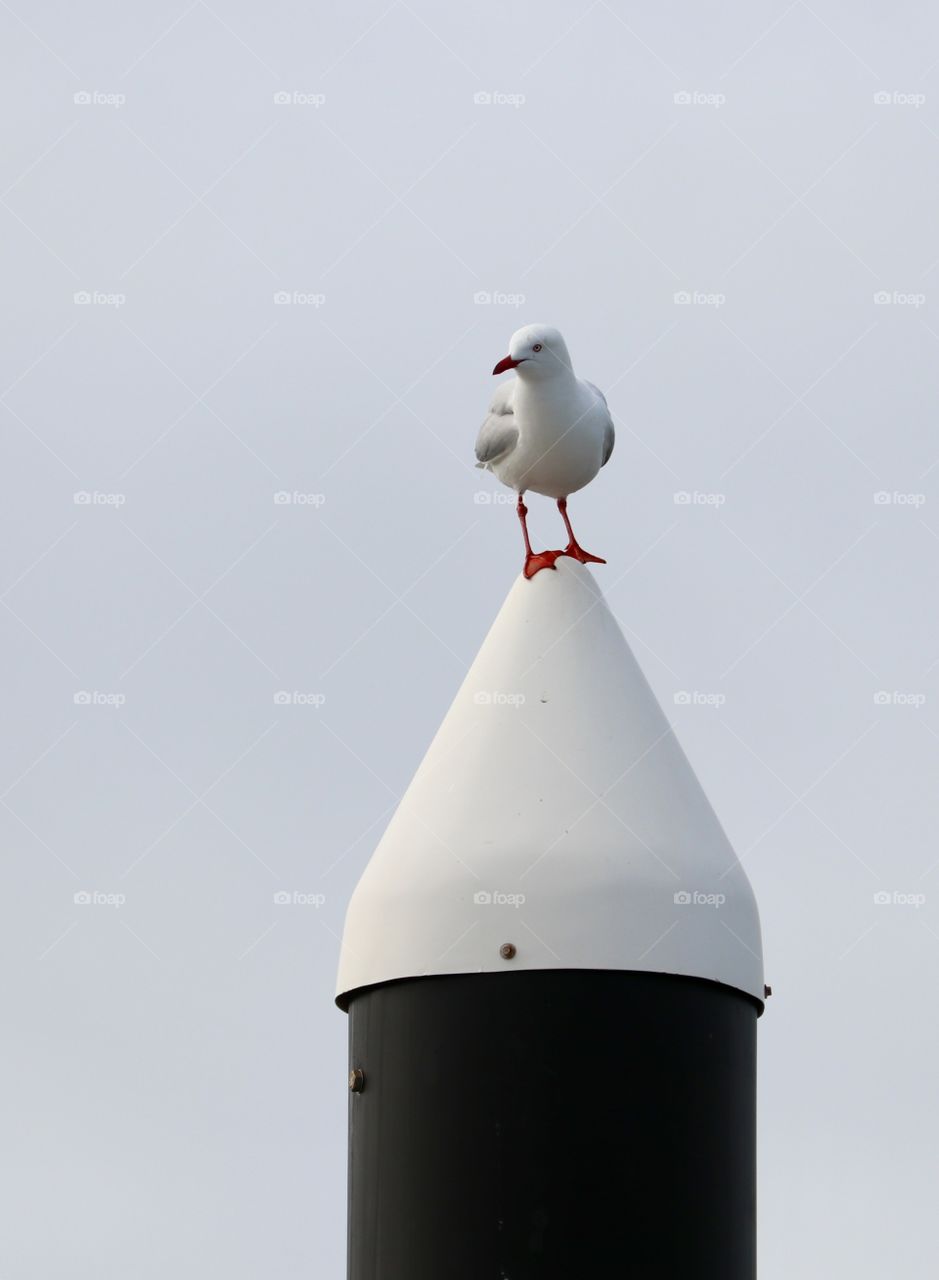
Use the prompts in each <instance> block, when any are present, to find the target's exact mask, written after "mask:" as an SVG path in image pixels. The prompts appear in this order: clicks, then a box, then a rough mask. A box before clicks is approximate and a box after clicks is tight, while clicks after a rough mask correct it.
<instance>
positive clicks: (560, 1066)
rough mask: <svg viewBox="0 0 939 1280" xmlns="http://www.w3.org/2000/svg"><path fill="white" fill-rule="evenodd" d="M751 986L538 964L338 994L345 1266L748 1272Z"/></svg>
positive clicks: (579, 1274) (633, 1278)
mask: <svg viewBox="0 0 939 1280" xmlns="http://www.w3.org/2000/svg"><path fill="white" fill-rule="evenodd" d="M757 1014H758V1009H757V1005H756V1004H755V1002H753V1001H752V1000H750V999H749V998H748V997H746V996H744V995H742V994H741V993H739V992H737V991H734V990H733V989H731V988H729V987H723V986H720V985H718V984H716V983H710V982H704V981H699V980H695V979H690V978H675V977H670V976H667V975H659V974H648V973H621V972H607V971H603V972H595V971H586V970H538V971H525V972H517V973H501V974H472V975H460V976H454V977H427V978H416V979H408V980H405V981H400V982H393V983H387V984H384V985H382V986H378V987H371V988H365V989H364V990H362V991H360V992H357V993H355V994H353V996H352V998H351V1001H350V1004H349V1036H350V1063H349V1065H350V1070H355V1069H358V1070H361V1071H363V1072H364V1088H362V1090H361V1092H357V1093H350V1098H349V1103H350V1141H349V1271H348V1275H349V1280H555V1278H557V1280H562V1278H563V1280H607V1277H624V1278H625V1277H628V1278H629V1280H753V1278H754V1276H755V1275H756V1223H755V1217H756V1172H755V1156H756V1152H755V1147H756V1123H755V1103H756V1097H755V1094H756V1021H757Z"/></svg>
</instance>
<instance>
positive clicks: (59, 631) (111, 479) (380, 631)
mask: <svg viewBox="0 0 939 1280" xmlns="http://www.w3.org/2000/svg"><path fill="white" fill-rule="evenodd" d="M0 32H2V37H3V47H4V50H5V58H6V63H7V65H6V68H5V73H4V76H3V77H2V81H0V86H2V87H0V94H2V96H3V103H4V108H5V115H6V118H7V120H8V122H15V123H13V125H12V127H11V128H8V130H7V131H6V138H5V147H4V158H3V167H2V184H0V185H2V188H3V189H4V194H3V195H2V204H0V219H2V226H3V236H2V253H3V256H4V259H5V261H4V280H5V293H6V302H7V305H6V307H5V308H4V321H3V325H4V328H3V341H2V343H0V372H2V387H0V390H2V391H3V392H4V393H5V394H3V396H2V403H3V407H4V410H5V412H4V414H3V422H4V442H5V457H6V464H5V475H6V486H5V497H4V503H3V515H2V519H3V523H4V528H5V531H6V533H7V536H6V537H5V538H4V540H3V541H4V548H5V550H4V561H5V565H4V575H3V586H2V591H4V592H6V594H5V595H3V597H2V598H3V603H4V610H3V614H2V634H3V641H4V645H5V658H4V665H5V670H6V672H7V675H8V682H7V693H6V712H7V715H6V723H7V733H6V734H5V735H4V741H3V745H2V752H3V759H2V766H3V768H2V774H0V777H2V779H3V781H2V785H0V792H2V793H3V805H4V807H3V808H2V809H0V821H2V822H3V825H4V834H5V841H4V847H5V863H6V868H7V870H6V875H5V886H4V892H3V895H2V897H0V911H2V915H3V928H2V931H0V938H2V943H0V945H2V949H3V955H4V968H5V974H6V983H5V995H4V1000H3V1022H4V1026H5V1029H6V1033H7V1039H8V1044H7V1052H6V1053H5V1054H4V1055H3V1073H4V1083H5V1089H4V1094H5V1097H6V1098H7V1102H8V1112H9V1114H8V1118H7V1126H6V1127H7V1131H8V1134H9V1136H8V1138H7V1140H6V1141H5V1142H4V1151H5V1160H4V1188H3V1199H4V1203H5V1205H6V1209H7V1218H8V1221H7V1224H6V1227H5V1229H4V1232H3V1243H2V1245H0V1262H2V1266H0V1269H2V1271H3V1273H4V1274H5V1275H10V1276H14V1275H15V1276H17V1277H20V1278H21V1280H46V1278H51V1277H58V1276H62V1275H68V1276H69V1277H71V1278H73V1280H80V1278H82V1277H88V1278H89V1280H91V1278H92V1277H93V1278H94V1280H110V1278H111V1277H115V1278H117V1277H125V1276H128V1275H133V1276H134V1277H138V1278H139V1280H145V1278H148V1277H154V1278H157V1277H159V1278H161V1280H162V1278H163V1277H165V1276H167V1275H170V1274H172V1275H174V1276H177V1277H179V1278H180V1280H189V1278H190V1277H192V1278H193V1280H194V1278H195V1277H197V1276H199V1277H201V1276H204V1275H206V1274H213V1275H215V1274H218V1275H225V1276H226V1277H229V1278H230V1280H243V1278H244V1280H247V1278H248V1277H255V1276H262V1275H263V1276H271V1277H275V1276H276V1277H294V1276H297V1277H299V1276H302V1275H304V1276H305V1275H311V1274H317V1275H322V1276H338V1275H341V1274H342V1273H343V1265H344V1264H343V1255H344V1243H345V1241H344V1219H343V1214H344V1199H345V1164H344V1161H345V1132H344V1131H345V1109H346V1089H345V1074H344V1073H345V1032H346V1028H345V1019H344V1017H343V1015H342V1014H340V1013H339V1012H338V1011H337V1010H336V1009H335V1008H334V1007H333V1005H332V992H333V984H334V977H335V964H336V958H337V949H338V935H339V933H340V930H341V927H342V918H343V912H344V907H345V903H346V901H347V898H348V895H349V893H350V891H351V889H352V887H353V885H354V883H355V881H356V879H357V877H358V874H359V873H360V871H361V868H362V866H363V865H364V862H365V860H366V859H367V857H368V854H369V852H370V850H371V848H372V846H373V845H374V843H375V841H376V840H377V837H378V835H379V833H380V831H381V830H382V828H383V825H384V822H385V821H386V820H387V816H388V813H389V812H390V807H392V806H393V805H394V802H395V798H396V797H397V796H398V795H400V794H401V792H402V790H403V789H404V788H405V787H406V785H407V782H408V780H409V778H410V776H411V774H412V773H413V771H414V769H415V767H416V766H417V764H418V762H419V760H420V758H421V755H422V753H423V750H424V748H425V747H426V745H427V743H428V742H429V740H430V738H431V736H432V734H433V732H434V729H435V728H436V725H437V724H438V722H439V720H440V718H441V717H442V715H443V713H444V711H445V709H446V707H447V705H448V702H449V699H450V698H451V696H452V694H453V693H454V691H455V689H456V687H457V685H458V683H459V681H460V679H461V677H462V674H463V672H464V670H465V668H466V665H467V664H468V662H469V661H470V660H471V658H472V656H473V654H474V653H475V651H476V648H477V646H478V644H479V642H480V640H481V638H482V636H483V635H484V634H485V631H486V630H487V628H488V626H489V624H490V622H491V620H492V617H493V616H494V614H495V611H496V610H497V608H498V607H499V605H500V603H501V601H502V599H503V597H504V595H505V593H506V591H507V590H508V588H509V585H510V583H511V582H512V580H513V578H514V575H515V574H516V572H517V571H518V569H519V567H520V565H521V540H520V538H519V535H518V531H517V527H516V521H515V516H514V514H513V512H512V510H511V507H510V506H507V505H505V504H504V503H503V502H501V501H480V500H479V495H480V494H482V495H484V496H485V497H486V498H489V497H490V495H493V494H495V493H496V487H495V483H494V481H492V479H491V478H489V477H484V476H482V474H481V473H480V472H477V471H475V470H474V469H473V467H472V462H473V457H472V449H473V442H474V439H475V435H476V430H477V427H478V424H479V422H480V420H481V418H482V415H483V412H484V410H485V407H486V402H487V397H488V396H489V395H490V394H491V391H492V387H493V381H492V379H491V377H490V375H489V371H490V369H491V368H492V365H493V364H494V363H495V361H496V360H497V359H499V358H500V357H501V356H502V355H504V354H505V351H506V342H507V339H508V336H509V334H510V333H511V332H512V330H513V329H515V328H517V327H518V326H519V325H520V324H522V323H526V322H529V321H546V322H548V323H553V324H557V325H558V326H559V327H560V328H561V329H562V330H563V332H564V334H565V337H566V339H567V341H568V345H569V347H570V349H571V353H572V356H573V359H574V364H575V368H576V369H577V370H578V372H580V373H581V374H582V375H583V376H585V377H587V378H589V379H591V380H592V381H594V382H596V383H597V384H598V385H599V386H600V387H602V388H603V389H604V390H605V391H606V392H607V395H608V398H609V400H610V404H611V407H612V409H613V412H614V416H615V419H616V422H617V431H618V443H617V451H616V453H615V455H614V458H613V460H612V462H611V463H610V465H609V466H608V467H607V468H606V469H605V470H604V472H603V473H602V475H601V477H600V478H599V479H598V480H597V482H596V483H595V484H594V485H593V486H591V488H590V489H589V490H587V491H586V492H584V493H582V494H580V495H577V496H576V497H575V498H574V499H572V502H571V512H572V516H573V519H574V523H575V528H576V529H577V531H578V534H579V536H580V537H581V539H582V541H583V543H584V545H585V546H588V547H590V548H591V549H592V550H594V551H597V552H599V553H600V554H604V555H606V556H607V558H608V560H609V564H608V565H607V566H606V567H602V566H601V567H598V568H597V570H596V577H597V579H598V581H599V582H600V583H601V584H602V586H603V587H604V589H605V590H606V591H607V593H608V598H609V600H610V603H611V606H612V607H613V608H614V610H615V611H616V613H617V616H618V617H619V619H620V621H621V623H622V625H623V627H624V629H625V631H626V634H627V636H628V637H629V639H630V641H631V643H632V644H633V646H634V648H635V650H636V653H637V656H638V658H639V660H640V662H641V663H642V665H643V667H644V669H645V671H646V673H647V675H648V677H649V679H650V681H651V683H652V684H653V687H654V688H655V690H656V693H657V695H658V697H659V699H660V701H661V702H662V705H663V707H664V708H665V710H666V713H667V714H668V715H669V717H670V718H671V719H672V720H673V722H674V724H675V726H676V728H677V731H678V734H679V737H680V739H681V741H682V743H683V745H684V747H685V749H686V751H687V752H688V755H689V756H690V758H691V760H692V763H693V764H694V766H695V768H696V769H697V771H698V773H699V776H700V778H701V780H702V783H703V784H704V787H705V789H706V791H707V792H708V794H709V796H710V798H711V800H712V802H713V804H714V807H715V808H716V810H717V812H718V814H719V816H720V818H721V820H722V822H723V823H724V825H725V827H726V829H727V831H728V834H729V835H730V838H731V840H732V841H733V843H734V845H735V847H736V848H737V850H738V853H739V854H740V856H741V858H742V860H743V862H744V865H745V867H746V869H747V872H748V874H749V876H750V878H751V880H752V883H753V885H754V888H755V890H756V893H757V896H758V899H759V902H760V906H761V910H762V916H763V926H764V941H765V950H766V965H767V975H768V979H769V981H770V982H771V983H772V984H773V986H774V989H775V995H774V997H773V999H772V1000H771V1002H770V1004H769V1008H768V1010H767V1014H766V1016H765V1017H764V1019H763V1020H762V1023H761V1026H760V1052H761V1068H760V1108H761V1115H760V1162H761V1168H760V1196H761V1202H760V1232H761V1275H762V1276H763V1277H764V1280H783V1278H784V1277H789V1276H791V1275H793V1274H798V1275H800V1276H804V1277H816V1276H817V1277H828V1276H830V1275H832V1274H841V1275H851V1276H853V1277H856V1278H857V1280H866V1278H867V1277H871V1278H873V1277H877V1278H878V1280H879V1278H880V1277H882V1276H884V1275H890V1274H895V1275H900V1274H902V1275H904V1276H906V1277H908V1278H909V1280H917V1278H919V1277H926V1276H931V1275H932V1274H933V1271H934V1265H933V1263H932V1259H931V1257H930V1253H931V1252H934V1237H935V1231H934V1227H933V1226H932V1225H931V1220H932V1217H933V1215H934V1204H933V1201H934V1187H935V1179H936V1168H935V1155H934V1153H935V1151H936V1149H937V1146H939V1132H937V1115H936V1108H935V1105H934V1088H935V1085H934V1082H935V1075H936V1065H937V1063H936V1057H937V1053H936V1050H937V1035H936V1030H935V1025H934V1022H935V1020H934V1018H933V1016H932V1003H933V1002H932V998H931V992H932V990H933V985H934V981H935V977H936V968H937V964H936V961H937V954H939V915H937V907H936V904H937V901H939V887H937V877H939V869H937V868H939V849H937V842H936V835H935V833H936V816H937V813H936V810H937V802H936V788H935V778H936V765H937V757H939V720H937V707H939V690H937V673H939V666H937V665H936V664H937V662H939V615H937V609H936V606H935V596H936V593H935V586H934V584H935V577H936V573H935V565H936V557H937V551H939V546H937V539H939V510H937V509H936V508H937V505H939V493H937V489H936V484H935V478H936V476H937V474H939V470H937V465H936V464H937V461H939V438H937V433H936V430H935V420H936V405H935V393H934V383H935V376H934V370H935V367H936V361H937V355H939V319H937V318H936V311H935V305H934V301H933V293H934V290H935V289H936V288H937V267H936V263H937V260H939V243H937V238H936V233H935V228H936V217H935V213H936V205H937V199H939V62H937V60H939V22H937V19H936V16H935V14H933V13H931V12H929V10H928V9H927V7H925V6H921V5H914V4H906V3H900V4H898V5H894V6H891V7H890V9H889V11H887V10H884V11H882V12H877V13H868V12H865V13H863V14H861V13H859V11H858V9H857V7H856V6H853V5H849V4H847V3H844V2H843V0H842V2H841V3H826V4H824V5H822V4H818V5H815V6H811V7H810V6H809V5H808V4H805V3H803V2H802V0H795V3H793V4H790V5H786V4H785V3H784V2H783V0H779V2H778V3H770V4H763V3H757V4H752V3H750V4H744V3H729V4H724V5H721V6H718V7H717V8H714V7H710V6H709V7H701V6H696V5H692V4H688V3H685V4H680V5H678V6H673V7H670V8H663V7H661V6H660V7H655V6H653V7H649V8H647V9H646V10H645V11H643V10H636V9H634V8H632V7H630V8H629V9H627V8H625V7H623V6H617V5H613V4H609V5H608V4H606V3H604V2H603V0H600V2H599V3H595V4H560V3H557V2H555V0H542V2H541V3H539V4H537V5H536V4H518V5H506V4H494V3H491V2H490V0H481V2H480V3H478V4H474V5H470V6H435V5H431V4H429V3H427V2H426V0H408V2H407V3H405V2H403V0H397V2H393V3H390V4H387V3H385V0H379V2H378V3H371V2H368V3H365V4H362V5H356V6H325V5H316V6H313V7H312V9H311V10H308V9H307V7H305V6H299V5H295V4H287V3H277V2H275V3H273V4H269V5H264V6H256V5H250V4H248V3H246V2H245V0H237V2H233V3H227V4H224V5H222V4H221V3H219V4H217V5H215V4H211V5H210V4H206V3H204V2H203V0H195V3H193V4H190V5H189V6H188V7H187V4H186V0H179V3H178V4H168V5H164V6H160V7H158V8H154V7H153V6H149V5H131V6H127V5H120V6H113V5H106V4H97V3H92V4H86V5H80V6H79V5H73V4H65V3H61V2H59V3H51V2H50V3H41V4H38V5H32V6H27V5H26V4H25V3H24V2H23V0H11V2H10V4H6V3H4V4H3V5H2V7H0ZM76 95H80V96H79V98H78V100H76ZM276 95H281V97H282V99H283V98H284V97H285V98H286V100H282V101H276V100H275V97H276ZM479 95H483V100H481V101H477V100H476V99H477V97H478V96H479ZM676 95H677V96H676ZM487 98H488V100H486V99H487ZM78 294H85V295H88V296H89V297H90V300H89V301H85V302H81V301H79V302H76V301H75V300H74V298H75V295H78ZM278 294H280V295H286V296H287V297H288V298H289V301H288V302H283V301H281V302H276V301H275V295H278ZM480 294H483V295H488V296H489V297H490V301H489V302H488V303H487V302H479V301H477V300H476V299H477V296H478V295H480ZM519 295H521V298H522V299H523V300H522V301H519ZM676 295H685V296H686V298H688V299H690V300H686V301H681V300H680V298H679V300H677V301H676ZM878 295H879V300H878ZM76 494H81V495H87V496H88V500H87V501H76V500H75V497H74V495H76ZM275 494H281V495H287V497H288V498H289V499H290V501H280V502H277V501H275ZM676 494H680V495H687V496H688V498H689V500H688V501H676V496H675V495H676ZM876 494H880V495H882V498H884V499H885V500H881V501H877V500H875V495H876ZM530 507H531V512H532V515H531V524H532V529H533V533H534V535H535V538H536V542H537V544H538V545H544V544H545V543H547V544H548V545H557V543H558V539H559V536H560V529H559V521H558V518H557V515H556V513H555V512H554V510H553V507H552V505H551V504H550V503H547V502H546V501H544V500H540V499H538V498H536V497H533V498H532V500H531V502H530ZM278 693H281V694H282V695H286V697H281V699H280V700H277V698H276V695H277V694H278ZM76 698H77V699H78V700H77V701H76ZM121 699H123V702H121ZM80 893H86V894H90V895H92V898H93V900H92V901H90V902H81V901H79V902H76V901H75V895H76V894H80ZM277 893H280V894H287V895H288V897H289V898H290V901H289V902H288V903H286V904H284V903H277V902H275V900H274V895H275V894H277ZM878 893H881V894H886V895H887V897H888V898H889V901H887V902H877V901H875V894H878ZM109 895H123V897H124V901H123V903H121V904H120V905H117V904H116V902H115V900H114V899H113V897H112V898H111V899H110V900H109ZM303 895H305V896H306V899H308V900H304V899H303Z"/></svg>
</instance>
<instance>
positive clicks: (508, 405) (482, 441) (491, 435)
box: [476, 381, 518, 467]
mask: <svg viewBox="0 0 939 1280" xmlns="http://www.w3.org/2000/svg"><path fill="white" fill-rule="evenodd" d="M514 390H515V382H514V381H512V382H503V383H501V384H500V385H499V386H498V387H497V388H496V393H495V395H494V396H493V397H492V403H491V404H490V406H489V412H488V413H487V414H486V417H485V420H484V421H483V425H482V426H481V427H480V428H479V435H478V436H477V437H476V459H477V461H476V465H477V467H488V466H491V464H492V463H493V462H499V461H500V460H501V459H502V458H504V457H505V456H506V455H507V454H509V453H511V452H512V450H513V449H514V448H515V446H516V445H517V444H518V427H517V426H516V423H515V410H514V409H513V407H512V394H513V392H514Z"/></svg>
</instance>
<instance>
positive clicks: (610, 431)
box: [584, 382, 616, 467]
mask: <svg viewBox="0 0 939 1280" xmlns="http://www.w3.org/2000/svg"><path fill="white" fill-rule="evenodd" d="M584 385H585V386H587V387H589V388H590V390H591V391H592V392H593V393H594V395H595V396H596V397H597V399H598V400H599V401H600V403H601V404H602V405H603V408H604V409H605V410H606V424H605V426H604V429H603V461H602V462H601V463H600V466H601V467H605V466H606V464H607V463H608V462H609V460H610V456H611V455H612V453H613V446H614V444H615V443H616V431H615V430H614V428H613V417H612V415H611V413H610V406H609V405H608V404H607V402H606V396H605V395H604V394H603V392H602V391H601V390H600V388H599V387H595V386H594V385H593V383H592V382H585V383H584Z"/></svg>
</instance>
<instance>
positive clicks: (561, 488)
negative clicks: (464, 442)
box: [476, 324, 614, 578]
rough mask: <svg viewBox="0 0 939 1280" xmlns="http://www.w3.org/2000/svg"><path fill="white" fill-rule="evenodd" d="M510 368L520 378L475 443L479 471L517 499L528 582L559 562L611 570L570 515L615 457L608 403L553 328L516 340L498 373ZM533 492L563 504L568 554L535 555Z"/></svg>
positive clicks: (507, 388)
mask: <svg viewBox="0 0 939 1280" xmlns="http://www.w3.org/2000/svg"><path fill="white" fill-rule="evenodd" d="M509 369H516V370H517V371H518V374H517V377H515V378H513V379H512V381H511V382H503V383H500V385H499V387H498V389H497V391H496V393H495V395H494V396H493V398H492V403H491V404H490V406H489V412H488V413H487V415H486V419H485V421H484V422H483V425H482V426H481V427H480V429H479V437H478V439H477V441H476V458H477V462H476V465H477V466H478V467H482V468H483V469H484V470H486V471H491V472H492V474H493V475H494V476H495V477H496V478H497V479H498V480H501V482H502V483H503V484H504V485H507V486H508V488H510V489H514V490H515V491H516V493H517V494H518V506H517V511H518V518H519V520H520V522H521V525H522V537H523V538H524V539H525V568H524V573H525V577H526V578H533V577H534V576H535V574H536V573H538V571H539V570H540V569H554V568H556V565H555V561H556V560H557V559H559V557H560V556H573V558H574V559H575V560H579V561H580V563H581V564H588V563H590V564H606V561H605V560H601V558H600V557H599V556H592V555H591V554H590V552H589V551H584V549H583V547H581V546H580V544H579V543H578V541H577V539H576V538H575V537H574V530H573V529H572V528H571V522H570V520H569V518H568V515H567V499H568V496H569V495H570V494H572V493H576V492H577V490H578V489H583V487H584V486H585V485H588V484H589V483H590V481H591V480H592V479H593V478H594V476H595V475H596V474H597V472H598V471H599V470H600V468H601V467H604V466H606V464H607V463H608V462H609V460H610V454H611V453H612V452H613V441H614V431H613V419H612V418H611V417H610V410H609V408H608V407H607V403H606V397H605V396H604V394H603V392H602V391H600V390H599V388H597V387H595V386H594V385H593V383H592V382H584V381H583V380H582V379H580V378H578V377H577V376H576V374H575V373H574V370H573V368H572V367H571V358H570V355H569V354H568V350H567V344H566V343H565V341H564V339H563V338H562V337H561V334H560V333H559V331H558V330H557V329H553V328H552V327H551V326H550V325H546V324H528V325H525V327H524V328H523V329H518V330H516V332H515V333H513V334H512V337H511V339H510V340H509V354H508V355H507V356H506V357H505V358H504V359H503V360H500V361H499V363H498V364H497V365H496V367H495V368H494V369H493V371H492V372H493V374H500V373H505V372H506V371H507V370H509ZM529 489H531V490H533V491H534V492H535V493H542V494H544V495H545V497H548V498H554V499H555V500H556V501H557V504H558V510H559V511H560V513H561V516H562V517H563V519H564V525H565V528H566V529H567V536H568V539H569V541H568V544H567V546H566V547H565V548H564V550H563V551H539V552H538V553H537V554H536V553H535V552H533V551H532V549H531V542H530V540H529V537H528V524H527V523H526V517H527V515H528V508H527V507H526V506H525V502H524V497H525V493H526V491H527V490H529Z"/></svg>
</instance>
